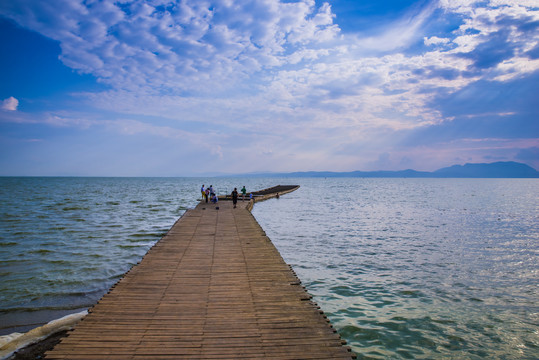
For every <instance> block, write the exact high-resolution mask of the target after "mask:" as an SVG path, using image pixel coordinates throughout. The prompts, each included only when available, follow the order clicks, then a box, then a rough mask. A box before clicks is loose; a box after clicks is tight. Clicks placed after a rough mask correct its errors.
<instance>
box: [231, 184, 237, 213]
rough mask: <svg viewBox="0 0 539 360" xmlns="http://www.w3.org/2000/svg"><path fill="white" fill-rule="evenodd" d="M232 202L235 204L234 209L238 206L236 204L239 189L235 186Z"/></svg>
mask: <svg viewBox="0 0 539 360" xmlns="http://www.w3.org/2000/svg"><path fill="white" fill-rule="evenodd" d="M232 203H233V204H234V209H235V208H236V204H237V203H238V189H237V188H234V191H232Z"/></svg>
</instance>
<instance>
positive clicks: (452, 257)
mask: <svg viewBox="0 0 539 360" xmlns="http://www.w3.org/2000/svg"><path fill="white" fill-rule="evenodd" d="M299 181H300V184H301V185H302V187H301V188H300V189H299V190H298V191H296V192H294V193H292V194H289V195H286V196H283V197H281V198H280V199H275V200H269V201H267V202H264V203H261V204H258V205H256V206H255V208H254V211H253V213H254V214H255V216H256V218H257V220H258V221H259V223H260V224H261V225H262V227H263V228H264V229H265V230H266V233H267V234H268V236H269V237H270V238H271V239H272V241H273V242H274V243H275V244H276V246H277V248H278V249H279V250H280V252H281V254H282V255H283V257H284V259H285V260H286V261H287V262H288V263H289V264H291V265H293V267H294V268H295V269H296V272H297V273H298V276H299V277H300V278H301V279H302V280H303V283H304V285H306V287H307V288H308V290H309V291H310V292H311V294H313V295H314V297H315V300H316V301H317V303H318V304H319V305H320V306H321V307H322V308H323V309H324V310H325V311H326V313H327V314H328V316H329V318H330V319H331V321H332V323H333V324H334V325H335V327H336V328H338V329H339V332H340V333H341V334H342V336H343V337H344V338H345V339H346V340H348V342H349V344H350V345H351V346H352V348H353V349H354V351H355V352H357V354H358V355H359V357H360V358H380V359H382V358H402V359H412V358H429V359H430V358H455V359H461V358H466V359H474V358H476V359H479V358H501V359H522V358H525V359H537V358H539V331H538V329H539V286H538V285H539V272H538V271H539V261H538V259H539V258H538V255H539V221H538V220H539V219H538V214H539V211H538V210H539V208H538V205H539V202H538V200H539V181H537V180H527V179H517V180H506V179H489V180H486V179H326V180H324V179H301V180H299Z"/></svg>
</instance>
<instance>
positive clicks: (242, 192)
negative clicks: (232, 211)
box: [241, 185, 247, 201]
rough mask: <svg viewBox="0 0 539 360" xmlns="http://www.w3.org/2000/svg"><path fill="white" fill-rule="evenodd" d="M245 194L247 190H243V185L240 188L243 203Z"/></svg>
mask: <svg viewBox="0 0 539 360" xmlns="http://www.w3.org/2000/svg"><path fill="white" fill-rule="evenodd" d="M245 194H247V189H245V185H243V187H242V188H241V201H245Z"/></svg>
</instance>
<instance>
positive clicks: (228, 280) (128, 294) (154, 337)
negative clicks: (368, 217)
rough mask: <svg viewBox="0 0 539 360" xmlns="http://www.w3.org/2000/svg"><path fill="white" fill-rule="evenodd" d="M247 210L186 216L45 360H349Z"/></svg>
mask: <svg viewBox="0 0 539 360" xmlns="http://www.w3.org/2000/svg"><path fill="white" fill-rule="evenodd" d="M276 189H279V190H280V191H282V193H281V194H283V193H284V192H286V191H292V190H291V189H292V188H287V187H279V188H276ZM271 196H274V193H272V192H271V189H269V190H268V189H265V190H264V191H261V192H260V193H259V196H257V201H258V200H263V199H266V198H269V197H271ZM251 206H252V202H241V201H239V202H238V207H237V208H236V209H233V208H232V203H231V202H230V201H220V202H219V208H220V209H219V210H216V209H215V205H209V204H206V203H201V204H199V205H198V206H197V207H196V208H195V209H192V210H188V211H187V212H186V213H185V214H184V215H183V216H182V217H181V218H180V219H179V220H178V221H177V222H176V224H174V226H173V227H172V228H171V229H170V230H169V231H168V233H167V234H166V235H165V236H164V237H163V238H162V239H161V240H160V241H159V242H158V243H156V244H155V245H154V246H153V247H152V248H151V249H150V250H149V251H148V253H147V254H146V255H145V256H144V258H143V259H142V261H141V262H140V263H139V264H138V265H136V266H134V267H133V268H132V269H131V270H130V271H128V272H127V273H126V274H125V276H124V277H123V278H122V279H121V280H120V281H119V282H118V283H117V284H116V285H114V286H113V287H112V288H111V290H110V291H109V293H107V294H106V295H104V296H103V298H102V299H101V300H100V301H99V302H98V303H97V304H96V305H95V306H94V307H93V308H92V309H91V311H90V314H89V315H88V316H87V317H86V318H85V319H84V320H83V321H82V322H81V323H79V325H77V327H76V328H75V330H74V331H73V332H72V333H71V334H70V335H69V336H68V337H66V338H64V339H63V340H62V341H61V342H60V343H59V344H58V345H57V346H56V347H55V348H54V349H53V350H51V351H49V352H47V353H46V358H47V359H148V358H151V359H297V358H302V359H350V358H353V357H354V354H352V353H351V352H350V351H349V349H347V348H346V347H344V346H343V345H342V341H341V339H340V337H339V336H338V335H337V334H336V333H335V330H334V329H333V328H332V327H331V325H330V324H329V323H328V321H327V319H326V318H325V317H324V315H323V313H322V312H321V311H320V310H319V309H318V307H317V306H316V304H315V303H313V302H312V301H310V300H309V299H310V296H309V294H307V293H306V292H305V290H304V289H303V288H302V287H301V286H300V283H301V282H300V281H299V279H298V278H297V276H296V275H295V274H294V272H293V270H292V269H291V268H290V266H288V265H287V264H286V263H285V262H284V260H283V259H282V257H281V255H280V254H279V252H278V251H277V249H276V248H275V247H274V246H273V244H272V243H271V241H270V240H269V238H268V237H267V236H266V234H265V233H264V231H263V229H262V228H261V227H260V225H259V224H258V223H257V222H256V220H255V219H254V217H253V216H252V214H251V213H250V211H249V208H250V207H251Z"/></svg>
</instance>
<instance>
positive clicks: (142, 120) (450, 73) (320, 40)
mask: <svg viewBox="0 0 539 360" xmlns="http://www.w3.org/2000/svg"><path fill="white" fill-rule="evenodd" d="M0 39H1V42H0V43H1V46H2V56H1V57H0V72H1V79H2V81H1V82H0V152H1V156H0V175H70V176H87V175H88V176H197V175H207V174H226V173H235V174H237V173H249V172H260V171H274V172H287V171H309V170H320V171H321V170H331V171H353V170H365V171H367V170H401V169H407V168H413V169H416V170H426V171H431V170H436V169H438V168H441V167H444V166H449V165H453V164H464V163H466V162H476V163H477V162H494V161H519V162H524V163H526V164H529V165H531V166H533V167H535V168H536V169H539V3H538V2H537V0H487V1H474V0H440V1H427V0H422V1H404V0H400V1H399V0H394V1H384V2H380V1H377V0H353V1H352V0H335V1H318V0H317V1H314V0H303V1H276V0H256V1H248V0H246V1H241V0H238V1H229V0H219V1H204V0H191V1H190V0H187V1H160V0H155V1H130V0H119V1H93V0H86V1H75V0H49V1H41V0H17V1H3V2H0Z"/></svg>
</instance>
